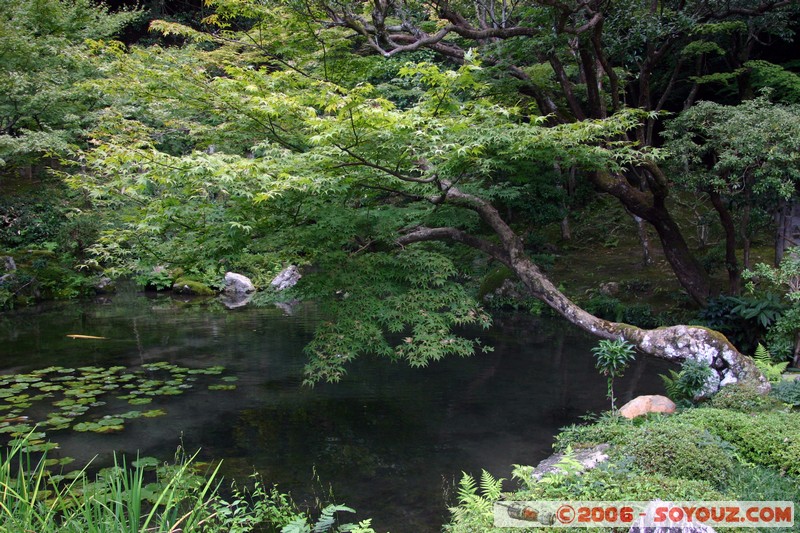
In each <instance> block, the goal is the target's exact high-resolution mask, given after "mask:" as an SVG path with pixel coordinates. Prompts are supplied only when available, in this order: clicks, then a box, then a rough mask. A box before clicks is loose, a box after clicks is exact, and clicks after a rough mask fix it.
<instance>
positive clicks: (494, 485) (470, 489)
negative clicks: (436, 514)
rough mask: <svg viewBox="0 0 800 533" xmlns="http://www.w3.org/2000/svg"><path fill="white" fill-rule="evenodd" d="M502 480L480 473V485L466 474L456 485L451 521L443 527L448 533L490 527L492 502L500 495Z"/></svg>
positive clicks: (481, 529)
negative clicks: (456, 499)
mask: <svg viewBox="0 0 800 533" xmlns="http://www.w3.org/2000/svg"><path fill="white" fill-rule="evenodd" d="M503 481H504V480H503V479H495V478H494V477H493V476H492V475H491V474H490V473H489V472H487V471H486V470H483V471H482V472H481V479H480V483H478V482H477V481H475V478H474V477H472V476H470V475H469V474H467V473H464V475H463V476H462V477H461V481H460V482H459V483H458V505H457V506H456V507H451V508H450V512H451V513H452V516H453V519H452V521H451V522H450V523H449V524H447V525H445V526H444V529H443V530H444V531H447V532H449V533H472V532H474V531H483V530H485V529H486V528H488V527H491V524H492V521H493V512H494V502H496V501H497V500H499V499H500V496H501V494H502V485H503Z"/></svg>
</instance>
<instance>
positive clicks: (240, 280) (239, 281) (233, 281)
mask: <svg viewBox="0 0 800 533" xmlns="http://www.w3.org/2000/svg"><path fill="white" fill-rule="evenodd" d="M223 291H224V292H226V293H228V294H247V293H250V292H255V291H256V287H255V285H253V282H252V281H250V278H248V277H247V276H243V275H241V274H237V273H235V272H226V273H225V288H224V289H223Z"/></svg>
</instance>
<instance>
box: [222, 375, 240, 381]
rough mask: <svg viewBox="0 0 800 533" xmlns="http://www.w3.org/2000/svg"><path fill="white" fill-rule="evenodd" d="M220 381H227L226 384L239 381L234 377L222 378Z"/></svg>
mask: <svg viewBox="0 0 800 533" xmlns="http://www.w3.org/2000/svg"><path fill="white" fill-rule="evenodd" d="M222 381H227V382H233V381H239V378H238V377H236V376H225V377H224V378H222Z"/></svg>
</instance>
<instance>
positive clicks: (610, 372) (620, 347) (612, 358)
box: [592, 339, 635, 411]
mask: <svg viewBox="0 0 800 533" xmlns="http://www.w3.org/2000/svg"><path fill="white" fill-rule="evenodd" d="M592 353H593V354H594V357H595V359H596V360H597V361H596V364H595V367H596V368H597V370H599V371H600V373H601V374H603V375H604V376H606V377H607V378H608V398H609V399H610V400H611V410H612V411H614V410H616V404H615V398H614V378H616V377H622V374H623V372H625V369H626V368H628V365H629V364H630V363H631V362H632V361H633V359H634V357H635V355H634V350H633V345H632V344H630V343H629V342H628V341H626V340H624V339H619V340H601V341H600V342H599V343H598V344H597V346H595V347H594V348H592Z"/></svg>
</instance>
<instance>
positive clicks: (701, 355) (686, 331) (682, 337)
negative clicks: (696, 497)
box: [398, 183, 769, 394]
mask: <svg viewBox="0 0 800 533" xmlns="http://www.w3.org/2000/svg"><path fill="white" fill-rule="evenodd" d="M442 191H443V196H442V197H439V198H437V201H439V202H441V201H446V202H448V203H450V204H452V205H458V206H460V207H463V208H466V209H470V210H473V211H475V212H477V213H478V214H479V215H480V217H481V219H482V220H483V221H484V222H485V223H486V224H488V225H489V226H490V227H491V228H492V230H493V231H494V233H495V235H496V236H497V238H498V240H499V243H495V242H493V241H489V240H487V239H484V238H482V237H477V236H475V235H471V234H468V233H466V232H464V231H462V230H460V229H457V228H451V227H444V228H426V227H418V228H415V229H413V230H412V231H410V232H408V233H406V234H405V235H403V236H402V237H401V238H399V239H398V243H399V244H401V245H408V244H411V243H414V242H420V241H429V240H448V239H449V240H454V241H457V242H461V243H463V244H466V245H468V246H471V247H473V248H476V249H478V250H481V251H483V252H485V253H487V254H489V255H491V256H492V257H493V258H495V259H496V260H498V261H500V262H502V263H503V264H505V265H506V266H508V267H509V268H510V269H511V270H512V271H513V272H514V273H515V274H516V275H517V277H518V278H519V279H520V281H522V283H523V284H524V285H525V286H526V287H527V289H528V290H529V291H530V293H531V295H532V296H534V297H535V298H537V299H539V300H541V301H542V302H544V303H545V304H547V305H548V306H549V307H550V308H552V309H553V310H555V311H556V312H557V313H558V314H560V315H561V316H563V317H564V318H565V319H566V320H568V321H569V322H570V323H572V324H574V325H575V326H577V327H579V328H581V329H582V330H584V331H587V332H589V333H592V334H593V335H596V336H597V337H599V338H602V339H624V340H626V341H628V342H630V343H631V344H633V345H634V346H635V347H636V349H637V350H638V351H639V352H640V353H643V354H646V355H650V356H653V357H658V358H660V359H666V360H668V361H674V362H682V361H685V360H687V359H694V360H697V361H702V362H705V363H706V364H708V365H709V366H710V367H711V368H712V369H714V370H715V371H716V372H715V374H714V375H713V376H712V378H711V379H710V380H709V382H708V384H707V387H706V390H705V391H704V393H705V394H710V393H713V392H715V391H716V390H718V389H719V387H721V386H724V385H729V384H733V383H737V382H751V383H753V384H755V385H756V386H757V387H758V388H759V389H761V390H763V391H764V392H766V391H768V390H769V383H768V382H767V381H766V380H765V379H764V377H763V375H762V374H761V372H760V371H759V370H758V369H757V368H756V366H755V364H754V363H753V360H752V359H751V358H750V357H748V356H746V355H743V354H741V353H740V352H739V351H738V350H737V349H736V348H735V347H734V346H733V345H732V344H731V343H730V342H729V341H728V339H727V338H725V336H724V335H722V334H721V333H719V332H717V331H714V330H711V329H707V328H703V327H697V326H683V325H679V326H671V327H664V328H658V329H652V330H646V329H642V328H639V327H636V326H632V325H629V324H623V323H619V322H611V321H608V320H603V319H601V318H598V317H596V316H594V315H592V314H591V313H588V312H587V311H585V310H584V309H582V308H581V307H580V306H578V305H577V304H575V303H574V302H573V301H571V300H570V299H569V298H568V297H567V296H566V295H565V294H564V293H562V292H561V291H560V290H558V288H557V287H556V286H555V285H554V284H553V283H552V282H551V281H550V280H549V279H548V278H547V276H545V275H544V273H543V272H542V271H541V269H540V268H539V267H538V266H537V265H536V264H535V263H534V262H533V261H531V259H530V258H529V257H528V255H527V254H526V253H525V251H524V246H523V242H522V239H521V238H520V237H519V236H518V235H517V234H516V233H515V232H514V231H513V230H512V229H511V228H510V227H509V226H508V224H506V222H505V221H504V220H503V219H502V217H501V216H500V213H499V212H498V211H497V210H496V209H495V208H494V207H493V206H492V205H491V204H489V203H488V202H487V201H485V200H483V199H481V198H478V197H476V196H473V195H471V194H467V193H464V192H463V191H461V190H459V189H458V188H457V187H455V186H453V185H452V184H450V183H442Z"/></svg>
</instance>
